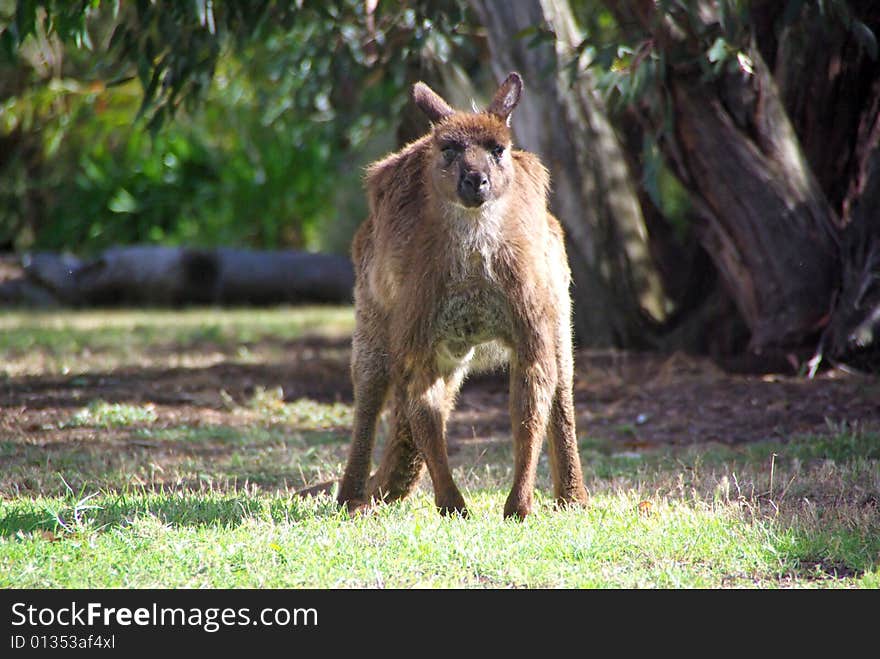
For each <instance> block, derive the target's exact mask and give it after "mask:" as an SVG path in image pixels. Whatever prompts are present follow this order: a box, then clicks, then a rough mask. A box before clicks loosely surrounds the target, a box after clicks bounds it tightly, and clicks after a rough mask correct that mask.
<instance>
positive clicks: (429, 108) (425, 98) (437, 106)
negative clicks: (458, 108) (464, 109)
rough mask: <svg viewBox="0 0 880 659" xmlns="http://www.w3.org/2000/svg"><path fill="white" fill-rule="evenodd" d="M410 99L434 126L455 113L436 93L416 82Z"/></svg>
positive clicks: (423, 84)
mask: <svg viewBox="0 0 880 659" xmlns="http://www.w3.org/2000/svg"><path fill="white" fill-rule="evenodd" d="M412 97H413V101H415V104H416V105H418V106H419V109H421V111H422V112H424V113H425V114H426V115H428V119H430V120H431V121H432V122H433V123H435V124H436V123H439V122H440V121H443V119H445V118H446V117H448V116H449V115H451V114H453V113H454V112H455V110H453V109H452V108H451V107H449V103H447V102H446V101H444V100H443V99H442V98H440V95H439V94H437V92H435V91H434V90H433V89H431V88H430V87H428V85H426V84H425V83H423V82H417V83H416V84H414V85H413V88H412Z"/></svg>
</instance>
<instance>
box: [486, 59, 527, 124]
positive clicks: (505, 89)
mask: <svg viewBox="0 0 880 659" xmlns="http://www.w3.org/2000/svg"><path fill="white" fill-rule="evenodd" d="M522 90H523V81H522V78H521V77H520V75H519V73H516V72H514V73H511V74H510V75H508V76H507V78H505V79H504V82H502V83H501V86H500V87H499V88H498V91H497V92H495V98H493V99H492V102H491V103H490V104H489V107H488V108H486V112H490V113H492V114H494V115H495V116H497V117H500V118H501V119H502V121H504V123H506V124H507V125H508V126H509V125H510V113H511V112H513V108H515V107H516V104H517V103H519V98H520V96H522Z"/></svg>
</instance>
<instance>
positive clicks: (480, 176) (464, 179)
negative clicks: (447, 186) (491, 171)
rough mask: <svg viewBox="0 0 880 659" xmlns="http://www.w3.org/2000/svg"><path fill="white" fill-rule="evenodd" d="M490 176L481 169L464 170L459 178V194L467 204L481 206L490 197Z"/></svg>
mask: <svg viewBox="0 0 880 659" xmlns="http://www.w3.org/2000/svg"><path fill="white" fill-rule="evenodd" d="M490 187H491V186H490V185H489V177H488V176H486V174H485V173H483V172H479V171H473V170H471V171H467V172H462V174H461V176H460V177H459V179H458V196H459V198H460V199H461V200H462V201H463V202H464V204H465V206H472V207H476V206H481V205H482V204H483V203H484V202H485V201H486V200H487V199H488V198H489V190H490Z"/></svg>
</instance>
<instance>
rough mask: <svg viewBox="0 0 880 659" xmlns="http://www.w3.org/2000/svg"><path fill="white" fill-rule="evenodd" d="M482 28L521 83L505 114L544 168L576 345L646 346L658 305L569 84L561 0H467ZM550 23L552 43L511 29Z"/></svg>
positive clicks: (569, 39) (586, 99)
mask: <svg viewBox="0 0 880 659" xmlns="http://www.w3.org/2000/svg"><path fill="white" fill-rule="evenodd" d="M471 4H472V6H473V7H474V8H475V10H476V11H477V13H478V15H479V16H480V19H481V22H482V23H483V25H485V26H486V29H487V31H488V36H489V47H490V50H491V52H492V67H493V71H494V73H495V75H496V76H497V77H498V78H499V79H501V78H503V77H504V76H506V75H507V74H508V73H509V72H510V71H513V70H517V71H519V72H520V73H521V74H522V75H523V77H524V79H525V84H526V90H525V93H524V94H523V98H522V101H521V102H520V105H519V106H518V108H517V110H516V111H515V112H514V115H513V129H514V132H515V134H516V138H517V142H518V144H519V146H521V147H522V148H524V149H526V150H529V151H532V152H534V153H536V154H538V155H539V156H540V157H541V158H542V160H543V161H544V164H545V165H546V166H547V167H548V169H549V170H550V176H551V186H552V192H551V209H552V211H553V213H554V214H555V215H556V216H557V217H558V218H559V220H560V222H562V224H563V226H564V228H565V230H566V234H567V242H568V256H569V261H570V264H571V268H572V278H573V290H572V294H573V300H574V324H575V332H576V335H577V337H578V339H579V343H580V344H581V345H588V346H603V347H607V346H620V347H636V346H645V345H648V344H650V343H651V342H652V336H653V334H654V332H655V330H656V325H657V321H660V320H663V318H664V317H665V313H666V308H667V304H666V303H667V300H666V299H665V296H664V293H663V289H662V284H661V281H660V277H659V275H658V273H657V270H656V268H655V266H654V263H653V262H652V259H651V255H650V251H649V247H648V244H647V232H646V230H645V224H644V219H643V217H642V214H641V210H640V207H639V203H638V199H637V196H636V192H635V188H634V186H633V184H632V182H631V179H630V175H629V172H628V170H627V165H626V161H625V159H624V156H623V153H622V151H621V147H620V144H619V142H618V140H617V137H616V135H615V133H614V131H613V129H612V127H611V125H610V123H609V121H608V119H607V116H606V111H605V108H604V105H603V103H602V101H601V99H600V98H599V97H598V96H597V95H596V94H595V92H594V88H593V84H592V80H591V79H590V76H589V75H583V76H581V77H579V78H578V79H577V80H576V81H574V84H573V85H572V84H570V83H571V81H570V80H569V77H568V75H567V73H566V66H565V65H566V64H567V63H568V62H569V61H570V60H571V58H572V57H573V56H574V47H575V46H576V45H577V43H578V42H579V41H580V37H579V36H578V35H577V33H576V27H575V23H574V19H573V17H572V14H571V10H570V7H569V6H568V2H567V0H521V1H518V2H508V3H494V2H489V1H488V0H472V3H471ZM545 23H546V24H549V25H550V26H551V27H552V29H553V31H554V32H555V35H556V38H555V39H553V40H552V41H543V42H541V43H537V44H532V45H530V44H529V39H528V38H516V37H515V35H517V34H518V33H520V32H522V31H524V30H526V29H528V28H533V27H535V26H540V25H543V24H545Z"/></svg>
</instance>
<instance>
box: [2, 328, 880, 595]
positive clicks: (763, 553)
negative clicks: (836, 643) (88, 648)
mask: <svg viewBox="0 0 880 659" xmlns="http://www.w3.org/2000/svg"><path fill="white" fill-rule="evenodd" d="M303 313H304V314H305V316H304V317H303V318H299V317H298V313H297V312H296V311H293V310H281V311H277V312H268V311H262V312H259V313H256V314H254V315H253V317H251V316H249V315H247V314H245V313H244V312H239V311H233V312H229V313H228V316H227V313H226V312H222V311H216V310H209V311H206V312H205V314H206V316H205V318H206V325H208V326H210V325H211V324H213V325H214V326H217V327H219V328H221V329H220V330H218V332H217V334H216V335H215V336H213V337H212V338H211V339H210V341H213V342H215V344H216V345H215V346H214V349H215V350H217V351H218V352H219V353H221V354H223V355H225V357H224V359H233V358H235V359H250V358H253V357H242V356H241V355H240V354H239V353H238V352H237V348H238V346H240V345H241V344H242V343H244V342H245V341H244V339H245V337H247V338H248V341H250V342H253V345H251V346H250V349H251V355H255V354H256V355H264V356H262V357H259V359H263V358H266V359H270V358H271V356H267V355H268V354H269V353H264V352H261V351H262V350H263V346H262V345H260V344H259V341H263V340H270V341H271V340H282V339H283V340H288V339H290V340H292V339H294V338H295V337H296V336H302V335H303V333H309V332H320V328H322V327H325V326H326V327H328V328H331V329H330V330H329V333H330V334H331V335H333V334H334V332H344V328H345V327H348V326H350V325H349V324H348V323H349V320H347V319H346V316H345V311H344V310H327V313H328V317H327V318H326V319H325V320H322V319H321V312H319V311H314V310H308V311H305V312H303ZM349 313H350V312H349ZM309 314H311V315H309ZM184 316H185V317H186V320H185V321H184V322H182V323H177V322H176V320H175V318H176V316H175V315H173V314H167V315H164V316H162V315H161V314H160V315H156V316H151V317H149V318H148V315H142V314H141V313H140V312H135V313H130V312H129V313H126V312H117V313H106V314H103V315H95V314H83V315H79V314H70V317H71V320H70V321H69V322H67V323H65V321H64V318H63V315H61V314H58V315H56V316H50V315H42V314H37V315H36V316H34V318H32V319H30V320H29V319H28V316H27V315H26V314H19V315H18V316H17V318H18V319H17V320H16V321H14V322H11V321H9V320H8V319H6V320H5V321H4V322H6V323H7V327H13V329H12V330H11V331H13V333H14V332H20V333H24V332H25V330H24V329H23V328H26V327H35V326H41V327H43V326H46V325H47V323H46V321H47V319H48V318H53V320H52V322H51V323H48V326H49V328H48V329H47V328H46V327H44V330H41V331H46V332H47V334H46V335H45V337H44V338H39V339H38V340H35V343H34V344H33V345H34V346H38V345H39V346H42V347H39V348H34V349H35V350H38V351H39V350H43V349H44V348H45V349H46V350H48V348H47V347H46V346H47V345H48V343H51V341H52V340H53V338H52V333H55V334H56V335H59V336H61V337H62V338H61V339H60V340H59V341H58V343H57V344H55V345H61V346H63V345H73V346H78V347H76V348H75V349H76V350H79V351H80V353H79V354H80V357H79V358H78V367H79V368H80V369H81V372H83V373H86V374H88V373H90V372H91V371H92V370H96V369H104V368H105V367H106V363H107V361H108V360H109V361H111V362H112V361H116V362H118V363H123V362H126V363H129V362H130V361H131V360H132V359H133V358H134V359H138V358H140V357H139V356H138V355H140V356H149V355H150V354H151V351H152V350H154V349H155V348H156V346H157V345H161V346H162V350H163V351H170V350H176V351H177V352H178V353H183V352H186V351H187V350H190V349H192V348H193V346H195V345H197V344H198V345H201V343H200V342H199V341H198V339H196V338H193V337H194V336H195V333H197V332H198V331H199V327H200V324H199V322H198V321H197V319H198V312H197V311H195V310H192V311H187V312H185V313H184ZM102 318H103V320H101V319H102ZM10 323H11V325H10ZM90 323H93V324H94V326H91V325H90ZM135 326H142V327H148V328H150V329H149V332H152V334H151V335H150V336H149V337H148V336H147V334H148V333H144V334H141V335H135V338H133V339H132V346H133V347H132V348H131V349H128V348H126V347H125V345H126V344H125V343H124V342H123V341H122V339H121V338H119V337H116V338H114V336H115V335H114V332H116V331H117V329H118V328H129V330H130V329H131V328H132V327H135ZM15 328H18V329H15ZM332 328H335V329H332ZM80 330H82V331H87V332H89V333H91V334H92V335H93V336H94V337H98V338H96V340H95V343H91V342H90V341H89V340H88V337H85V336H80V335H79V334H78V333H77V332H79V331H80ZM119 331H125V330H122V329H120V330H119ZM68 332H69V333H70V334H71V336H70V337H68V338H67V339H64V338H63V337H64V336H65V335H66V334H67V333H68ZM100 337H104V338H103V339H100ZM254 337H262V339H255V338H254ZM56 338H58V337H57V336H56ZM99 339H100V340H99ZM23 340H24V339H23V338H22V336H21V335H19V337H18V338H15V337H13V338H11V339H10V338H9V337H8V336H7V337H5V338H4V339H0V342H2V348H0V358H3V357H6V358H9V357H10V356H11V355H12V356H13V358H12V363H13V364H16V363H17V364H19V366H21V367H22V368H24V366H25V363H27V369H30V368H35V367H36V365H37V362H36V361H32V360H31V361H28V360H29V358H28V357H27V356H25V355H19V356H18V357H14V355H18V354H19V353H18V352H17V350H18V349H19V348H17V347H16V346H19V345H21V342H22V341H23ZM102 340H103V341H104V343H103V344H101V341H102ZM40 341H45V342H47V343H46V345H43V344H41V343H39V342H40ZM116 341H119V343H115V342H116ZM176 342H180V346H182V347H180V348H175V347H174V346H175V345H177V343H176ZM99 344H101V345H102V346H103V347H102V348H100V350H101V351H103V352H102V353H101V355H100V356H96V352H95V351H94V350H93V348H92V347H90V346H93V345H99ZM82 351H91V352H90V353H89V354H86V355H85V356H83V352H82ZM163 354H164V353H163ZM133 355H134V357H133ZM15 359H20V360H22V361H19V362H15ZM52 359H55V360H58V361H57V362H53V363H54V364H55V365H57V364H58V363H61V362H64V361H67V360H73V357H72V356H71V355H69V354H67V353H65V352H64V350H62V349H58V350H57V352H56V353H55V354H54V355H53V357H52ZM6 363H7V364H8V363H10V362H9V361H8V360H7V362H6ZM16 368H17V367H16ZM53 368H54V366H47V368H46V371H45V372H54V371H53ZM27 369H25V370H27ZM37 370H38V371H39V369H37ZM10 381H11V382H12V386H15V382H16V380H15V376H10ZM221 384H222V383H218V388H220V386H221ZM7 386H9V385H8V384H7ZM65 418H66V421H64V422H63V423H61V424H59V425H58V426H57V427H52V428H51V429H48V430H47V429H42V428H41V429H34V430H33V431H27V432H25V433H24V434H20V433H16V434H9V433H7V434H5V435H4V433H3V430H2V429H3V428H4V427H6V426H4V425H3V421H2V419H0V467H2V470H0V588H24V587H36V588H44V587H45V588H73V587H112V588H116V587H123V588H131V587H135V588H142V587H187V588H190V587H193V588H200V587H249V588H251V587H313V588H347V587H366V588H374V587H405V588H410V587H414V588H419V587H426V588H448V587H465V588H508V587H526V588H536V587H549V588H558V587H566V588H723V587H738V588H872V589H873V588H878V587H880V435H878V434H876V433H875V432H871V431H868V430H866V429H863V428H861V427H859V426H858V425H838V426H833V427H829V432H828V433H827V434H826V435H823V436H820V437H791V438H786V440H785V441H772V442H771V441H767V442H759V443H753V444H748V445H740V446H728V445H722V444H701V445H693V446H688V447H662V448H657V449H650V450H649V449H640V450H639V451H628V452H621V451H619V449H618V447H617V446H616V445H615V444H614V443H613V442H609V441H605V440H603V439H602V438H597V437H591V436H586V435H585V436H582V437H580V447H581V456H582V460H583V463H584V470H585V481H586V484H587V486H588V489H589V490H590V493H591V501H590V505H589V506H588V507H586V508H584V509H570V510H555V509H554V508H553V507H552V505H551V502H550V501H549V498H548V497H549V495H548V492H549V491H550V479H549V467H548V464H547V461H546V455H545V456H544V457H543V458H542V460H541V462H540V464H539V474H538V492H537V497H538V501H537V503H538V505H537V510H536V513H535V514H534V515H533V516H531V517H530V518H529V519H527V520H526V521H525V522H523V523H513V522H505V521H503V520H502V519H501V511H502V508H503V503H504V498H505V496H506V494H507V490H508V488H509V486H510V480H511V459H510V446H509V445H508V443H506V442H503V441H499V442H497V443H495V442H490V443H488V444H486V443H473V444H465V445H463V446H462V448H461V449H460V451H459V452H458V453H456V454H455V456H454V464H455V477H456V480H457V482H459V484H460V485H461V486H462V489H463V490H464V493H465V497H466V499H467V501H468V506H469V510H470V513H471V515H470V517H469V518H468V519H459V518H451V519H446V518H441V517H440V516H439V515H438V514H437V513H436V511H435V510H434V507H433V502H432V499H431V494H430V488H429V483H428V482H427V479H426V480H425V482H423V484H422V485H421V486H420V488H419V490H418V491H417V493H416V494H415V495H414V496H413V497H411V498H410V499H408V500H406V501H404V502H402V503H397V504H393V505H377V506H376V508H375V510H374V511H373V512H372V514H370V515H367V516H363V517H356V518H353V519H352V518H349V517H348V516H347V515H346V514H344V513H343V512H341V511H340V510H339V509H338V508H337V507H336V506H335V504H334V502H333V500H332V498H331V497H328V496H321V497H315V498H309V499H303V498H299V497H297V496H295V494H294V491H295V489H296V488H297V487H299V486H301V485H303V484H305V483H313V482H316V481H319V480H322V479H325V478H328V477H330V476H332V475H337V474H339V473H340V472H341V469H342V465H343V462H344V460H345V454H346V450H347V442H348V428H349V426H350V423H351V409H350V406H348V405H345V404H343V403H321V402H317V401H314V400H310V399H307V398H302V399H298V400H286V399H285V396H284V392H283V391H281V390H279V389H277V388H274V387H262V386H257V387H255V388H254V390H253V393H252V395H251V396H250V397H249V398H248V399H246V400H241V401H239V402H237V403H236V402H235V401H232V400H230V401H228V408H227V409H226V410H225V411H224V413H223V416H222V417H220V422H216V423H215V422H209V421H205V422H199V423H179V422H176V421H175V418H174V417H173V416H172V417H168V416H166V415H165V411H164V410H163V409H162V408H161V407H157V406H154V405H152V404H150V403H134V402H106V401H92V402H87V401H84V406H83V407H79V408H71V409H70V410H69V411H68V413H67V416H66V417H65Z"/></svg>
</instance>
